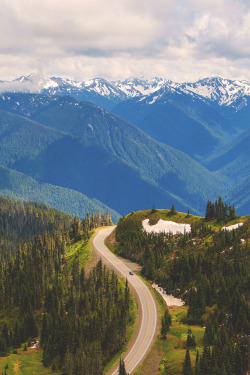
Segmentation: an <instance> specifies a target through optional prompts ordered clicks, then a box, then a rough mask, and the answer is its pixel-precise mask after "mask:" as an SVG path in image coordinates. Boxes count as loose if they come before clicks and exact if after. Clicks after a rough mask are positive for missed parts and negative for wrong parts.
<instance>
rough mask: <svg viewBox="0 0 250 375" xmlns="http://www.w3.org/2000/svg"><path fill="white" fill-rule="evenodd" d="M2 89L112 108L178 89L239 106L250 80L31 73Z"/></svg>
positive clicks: (1, 85)
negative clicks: (111, 78)
mask: <svg viewBox="0 0 250 375" xmlns="http://www.w3.org/2000/svg"><path fill="white" fill-rule="evenodd" d="M0 92H2V93H3V92H25V93H42V94H45V95H49V96H51V95H70V96H73V97H75V98H76V99H78V100H84V101H90V102H92V103H94V104H96V105H99V106H102V107H104V108H107V109H112V108H114V106H115V105H117V104H119V103H120V102H123V101H125V100H128V99H134V100H139V101H145V102H146V103H147V104H153V103H155V102H158V101H159V100H160V101H162V98H163V97H167V96H168V95H170V96H171V94H173V92H175V93H176V94H182V93H184V94H188V95H191V96H192V97H194V98H195V99H197V98H198V99H201V100H203V101H208V102H210V103H216V104H218V105H219V106H225V107H232V108H233V109H236V110H240V109H241V108H243V107H245V106H246V105H247V97H248V96H250V83H249V82H247V81H238V80H236V81H233V80H228V79H223V78H219V77H212V78H204V79H201V80H199V81H197V82H185V83H176V82H172V81H169V80H166V79H163V78H153V79H151V80H146V79H142V78H129V79H126V80H124V81H121V80H117V81H113V82H109V81H107V80H105V79H103V78H93V79H90V80H87V81H74V80H70V79H67V78H60V77H52V78H48V77H46V76H39V75H29V76H26V77H24V76H22V77H20V78H17V79H15V80H13V81H0Z"/></svg>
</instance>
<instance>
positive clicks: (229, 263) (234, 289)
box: [110, 206, 250, 375]
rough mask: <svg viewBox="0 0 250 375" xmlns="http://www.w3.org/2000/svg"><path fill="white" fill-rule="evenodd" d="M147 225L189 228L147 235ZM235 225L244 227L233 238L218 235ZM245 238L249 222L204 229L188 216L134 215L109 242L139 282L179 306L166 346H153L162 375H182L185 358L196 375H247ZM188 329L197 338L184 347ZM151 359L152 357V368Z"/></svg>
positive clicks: (209, 224) (249, 315) (213, 223)
mask: <svg viewBox="0 0 250 375" xmlns="http://www.w3.org/2000/svg"><path fill="white" fill-rule="evenodd" d="M225 207H226V206H225ZM146 218H147V219H149V221H150V224H151V225H154V224H156V223H157V222H158V221H159V219H163V220H166V221H173V222H177V223H188V224H190V225H191V232H190V233H185V234H184V235H182V234H177V235H172V234H168V233H160V234H154V233H150V234H147V233H146V232H145V231H143V227H142V221H143V220H144V219H146ZM236 223H243V225H242V226H240V227H239V228H237V229H235V230H233V231H225V230H222V228H223V227H224V226H227V227H228V226H230V225H233V224H236ZM249 234H250V216H249V215H248V216H243V217H239V216H238V217H236V218H235V219H234V220H230V221H229V220H228V221H226V220H224V221H218V220H209V221H206V220H205V219H204V218H203V217H196V216H193V215H187V214H186V213H180V212H176V213H175V214H171V211H170V210H156V209H154V210H148V211H139V212H133V213H131V214H129V215H127V216H126V217H124V218H122V219H121V220H120V221H119V223H118V226H117V228H116V235H115V239H116V241H115V240H114V238H112V239H110V241H112V249H113V250H114V251H115V252H116V253H117V254H119V255H122V256H124V257H127V258H129V259H131V260H133V261H137V262H138V263H140V264H141V265H142V271H141V272H142V275H143V276H144V277H146V278H147V279H148V280H150V281H151V282H156V283H157V284H158V285H160V286H161V287H162V288H163V290H164V291H165V292H166V294H172V295H174V296H176V297H179V298H182V299H183V300H184V302H185V306H183V307H179V308H177V307H176V308H171V316H172V325H171V327H170V330H169V332H168V333H167V340H166V341H165V340H162V339H160V338H158V339H157V340H156V343H155V346H154V349H153V350H155V353H156V354H155V355H154V358H158V365H159V368H160V372H161V374H162V375H163V374H165V373H168V374H171V375H177V374H178V375H181V374H182V364H183V362H184V358H186V356H187V355H188V356H190V359H191V366H192V368H193V371H194V367H195V373H196V374H198V375H200V374H210V373H214V372H215V373H216V371H217V373H218V374H224V373H225V374H227V375H229V374H234V375H238V374H241V373H244V371H246V369H247V355H248V351H247V350H245V349H244V348H247V335H248V334H249V332H250V310H249V305H248V289H249V288H248V282H249V269H250V263H249V259H250V257H249V256H250V248H249ZM189 327H191V329H192V334H193V335H194V337H195V344H194V345H193V344H192V346H188V341H187V339H188V335H187V334H188V328H189ZM190 345H191V344H190ZM232 347H234V350H233V351H232V350H231V348H232ZM197 350H198V352H199V353H198V359H197V360H196V357H197ZM149 357H150V355H149ZM154 358H153V357H152V355H151V361H154ZM218 358H219V359H218ZM155 360H156V359H155ZM206 361H208V362H206ZM146 363H147V365H146ZM143 366H144V367H143ZM145 366H146V367H145ZM149 366H150V361H149V358H148V359H146V362H145V364H143V365H142V368H141V370H139V371H138V375H139V374H144V373H145V374H151V372H150V371H148V370H147V369H148V368H149Z"/></svg>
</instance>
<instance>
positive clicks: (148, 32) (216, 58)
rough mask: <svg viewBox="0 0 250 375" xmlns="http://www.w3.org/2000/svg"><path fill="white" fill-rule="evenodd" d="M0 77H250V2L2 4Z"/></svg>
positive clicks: (33, 0) (25, 0) (14, 0)
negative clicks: (38, 75)
mask: <svg viewBox="0 0 250 375" xmlns="http://www.w3.org/2000/svg"><path fill="white" fill-rule="evenodd" d="M0 5H1V14H0V79H2V80H4V79H13V78H16V77H18V76H20V75H27V74H30V73H36V74H37V73H38V74H39V73H40V74H45V75H48V76H53V75H56V76H65V77H70V78H74V79H77V80H84V79H87V78H92V77H104V78H107V79H109V80H112V79H114V80H115V79H123V78H127V77H130V76H137V77H138V76H144V77H145V78H150V77H154V76H160V77H164V78H168V79H171V80H174V81H193V80H197V79H198V78H203V77H207V76H222V77H224V78H233V79H245V80H249V79H250V78H249V66H250V26H249V25H250V1H249V0H182V1H178V0H177V1H176V0H175V1H174V0H91V1H89V0H42V1H41V0H22V1H21V0H0Z"/></svg>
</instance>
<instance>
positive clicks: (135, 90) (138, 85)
mask: <svg viewBox="0 0 250 375" xmlns="http://www.w3.org/2000/svg"><path fill="white" fill-rule="evenodd" d="M166 82H170V81H167V80H166V79H163V78H157V77H156V78H153V79H151V80H145V79H142V78H128V79H126V80H125V81H114V82H113V84H114V86H116V87H118V88H119V89H120V90H121V91H123V92H124V93H125V95H126V96H127V98H134V97H141V96H145V95H150V94H152V93H153V92H155V91H158V90H159V89H160V88H161V87H162V86H163V85H164V84H165V83H166Z"/></svg>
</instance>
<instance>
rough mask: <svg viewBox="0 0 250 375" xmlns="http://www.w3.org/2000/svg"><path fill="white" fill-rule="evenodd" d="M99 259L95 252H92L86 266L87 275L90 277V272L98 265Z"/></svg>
mask: <svg viewBox="0 0 250 375" xmlns="http://www.w3.org/2000/svg"><path fill="white" fill-rule="evenodd" d="M97 261H98V259H97V258H96V256H95V255H94V254H91V256H90V260H89V262H88V264H87V265H86V266H85V267H84V270H85V275H86V276H87V277H88V276H89V274H90V272H91V271H92V270H93V268H94V267H95V266H96V264H97Z"/></svg>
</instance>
